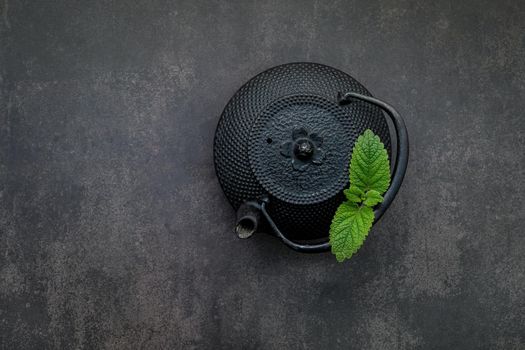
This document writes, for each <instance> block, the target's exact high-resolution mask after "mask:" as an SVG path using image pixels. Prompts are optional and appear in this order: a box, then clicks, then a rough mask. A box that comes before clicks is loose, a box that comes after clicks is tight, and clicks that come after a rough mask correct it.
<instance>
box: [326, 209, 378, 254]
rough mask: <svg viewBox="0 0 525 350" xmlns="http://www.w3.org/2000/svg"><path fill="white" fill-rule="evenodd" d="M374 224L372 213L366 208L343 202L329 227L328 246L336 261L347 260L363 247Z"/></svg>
mask: <svg viewBox="0 0 525 350" xmlns="http://www.w3.org/2000/svg"><path fill="white" fill-rule="evenodd" d="M373 222H374V211H373V210H372V208H370V207H367V206H359V205H357V204H355V203H351V202H344V203H342V204H341V205H340V206H339V208H338V209H337V211H336V213H335V216H334V218H333V220H332V224H331V226H330V244H331V246H332V253H333V254H335V257H336V259H337V261H339V262H342V261H343V260H345V259H349V258H350V257H351V256H352V255H353V254H354V253H355V252H357V250H358V249H359V248H360V247H361V245H363V242H364V241H365V238H366V236H367V235H368V231H370V228H371V227H372V223H373Z"/></svg>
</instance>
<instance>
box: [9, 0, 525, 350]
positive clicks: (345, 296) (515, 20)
mask: <svg viewBox="0 0 525 350" xmlns="http://www.w3.org/2000/svg"><path fill="white" fill-rule="evenodd" d="M0 7H1V16H0V45H1V46H0V63H1V65H0V67H1V71H0V87H1V89H0V348H1V349H105V348H107V349H177V348H188V349H191V348H194V349H256V348H257V349H525V235H524V229H523V226H524V224H525V204H524V202H523V197H524V196H525V184H524V182H525V181H524V179H525V170H524V169H525V168H524V164H525V118H524V117H523V114H524V111H525V21H524V20H523V18H524V17H525V2H523V1H520V0H515V1H492V0H478V1H474V0H466V1H409V0H389V1H380V0H355V1H332V0H330V1H321V0H318V1H306V0H300V1H299V0H297V1H282V0H281V1H277V0H274V1H268V0H266V1H245V0H238V1H196V0H191V1H162V0H140V1H125V0H113V1H81V0H76V1H65V0H57V1H29V0H2V1H1V2H0ZM305 60H306V61H315V62H320V63H325V64H329V65H333V66H335V67H337V68H340V69H342V70H344V71H346V72H349V73H351V74H353V75H354V76H355V77H356V78H357V79H358V80H360V81H361V82H362V83H363V84H365V85H366V86H367V87H368V88H369V89H370V90H371V91H372V93H374V94H375V95H376V96H378V97H381V98H383V99H385V100H386V101H390V102H392V103H393V104H394V105H395V106H397V107H398V109H399V110H400V112H402V114H403V115H404V116H405V118H406V122H407V125H408V128H409V133H410V136H411V142H412V153H411V161H410V164H409V169H408V173H407V177H406V180H405V183H404V186H403V187H402V189H401V191H400V193H399V195H398V197H397V198H396V201H395V202H394V204H393V205H392V207H391V209H390V210H389V211H388V212H387V213H386V215H385V217H384V218H383V219H382V221H381V222H380V223H379V224H377V225H376V226H375V227H374V229H373V231H372V233H371V235H370V237H369V239H368V240H367V241H366V244H365V245H364V247H363V249H362V250H361V251H360V252H359V254H358V255H357V256H355V258H353V259H352V260H351V261H349V262H347V263H344V264H338V263H336V261H335V259H334V257H333V256H331V255H330V254H320V255H301V254H298V253H295V252H293V251H290V250H288V249H287V248H285V247H284V246H283V245H281V244H280V243H279V242H278V241H277V240H276V239H274V238H273V237H270V236H268V235H264V234H260V235H257V236H256V237H254V238H253V239H250V240H245V241H241V240H238V239H237V238H236V237H235V236H234V234H233V233H232V226H233V220H234V213H233V211H232V209H231V208H230V207H229V206H228V204H227V202H226V199H225V198H224V196H223V194H222V193H221V190H220V187H219V184H218V182H217V180H216V178H215V174H214V170H213V162H212V137H213V132H214V128H215V126H216V123H217V121H218V117H219V115H220V112H221V110H222V108H223V107H224V105H225V103H226V102H227V100H228V98H229V97H230V96H231V95H232V94H233V93H234V92H235V90H236V89H237V88H238V87H239V86H240V85H241V84H242V83H243V82H245V81H246V80H247V79H249V78H250V77H251V76H252V75H254V74H255V73H258V72H260V71H262V70H264V69H266V68H269V67H271V66H273V65H276V64H280V63H285V62H290V61H305Z"/></svg>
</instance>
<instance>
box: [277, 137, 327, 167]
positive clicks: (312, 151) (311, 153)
mask: <svg viewBox="0 0 525 350" xmlns="http://www.w3.org/2000/svg"><path fill="white" fill-rule="evenodd" d="M322 144H323V138H322V137H321V136H319V135H317V134H316V133H308V131H306V129H304V128H295V129H294V130H292V140H291V141H286V142H284V143H282V144H281V154H282V155H283V156H285V157H286V158H291V160H292V166H293V168H294V169H295V170H299V171H303V170H305V169H306V167H307V166H308V165H309V164H310V163H313V164H317V165H319V164H322V161H323V158H324V151H323V149H322V148H321V146H322Z"/></svg>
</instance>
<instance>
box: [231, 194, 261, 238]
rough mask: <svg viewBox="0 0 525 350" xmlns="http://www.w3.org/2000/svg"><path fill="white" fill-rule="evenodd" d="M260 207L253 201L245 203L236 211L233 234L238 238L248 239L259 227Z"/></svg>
mask: <svg viewBox="0 0 525 350" xmlns="http://www.w3.org/2000/svg"><path fill="white" fill-rule="evenodd" d="M260 208H261V206H260V205H259V203H257V202H254V201H246V202H244V203H243V204H241V206H240V207H239V209H238V210H237V224H236V225H235V233H237V236H238V237H239V238H249V237H251V236H252V235H253V234H254V233H255V231H257V227H258V226H259V222H260V220H261V210H260Z"/></svg>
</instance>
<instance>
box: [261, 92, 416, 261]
mask: <svg viewBox="0 0 525 350" xmlns="http://www.w3.org/2000/svg"><path fill="white" fill-rule="evenodd" d="M352 99H358V100H362V101H365V102H368V103H371V104H373V105H376V106H378V107H380V108H381V109H382V110H384V111H385V112H386V113H387V114H388V116H389V117H390V119H391V120H392V122H393V124H394V129H395V132H396V145H397V147H396V163H395V164H394V169H393V171H392V173H393V175H392V181H391V182H390V187H389V188H388V190H387V191H386V193H385V195H384V196H383V198H384V199H383V202H382V203H381V204H380V205H379V207H377V208H376V209H375V210H374V223H375V222H376V221H377V220H379V219H380V218H381V216H383V214H384V213H385V211H386V210H387V208H388V207H389V206H390V204H391V203H392V201H393V200H394V197H395V196H396V194H397V192H398V191H399V188H400V187H401V183H402V182H403V178H404V177H405V172H406V169H407V165H408V133H407V129H406V126H405V122H404V121H403V118H401V116H400V115H399V113H398V112H397V111H396V110H395V109H394V108H393V107H392V106H390V105H389V104H387V103H385V102H383V101H381V100H378V99H377V98H374V97H370V96H366V95H361V94H358V93H356V92H347V93H345V94H342V93H339V96H338V102H339V104H341V105H342V104H348V103H351V102H352V101H351V100H352ZM268 203H269V198H268V197H265V198H263V199H262V200H261V203H260V207H259V208H260V210H261V213H262V214H263V216H264V218H265V219H266V221H267V222H268V224H269V225H270V227H271V228H272V230H273V231H274V232H275V234H276V235H277V236H278V237H279V238H280V239H281V241H283V243H284V244H286V245H287V246H288V247H290V248H292V249H293V250H296V251H299V252H303V253H317V252H322V251H327V250H329V249H330V243H329V242H328V241H326V242H323V243H319V244H300V243H296V242H293V241H291V240H290V239H288V238H287V237H286V236H285V235H284V234H283V233H282V232H281V230H279V228H278V227H277V225H276V224H275V222H274V221H273V220H272V218H271V217H270V215H269V214H268V212H267V210H266V205H267V204H268Z"/></svg>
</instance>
